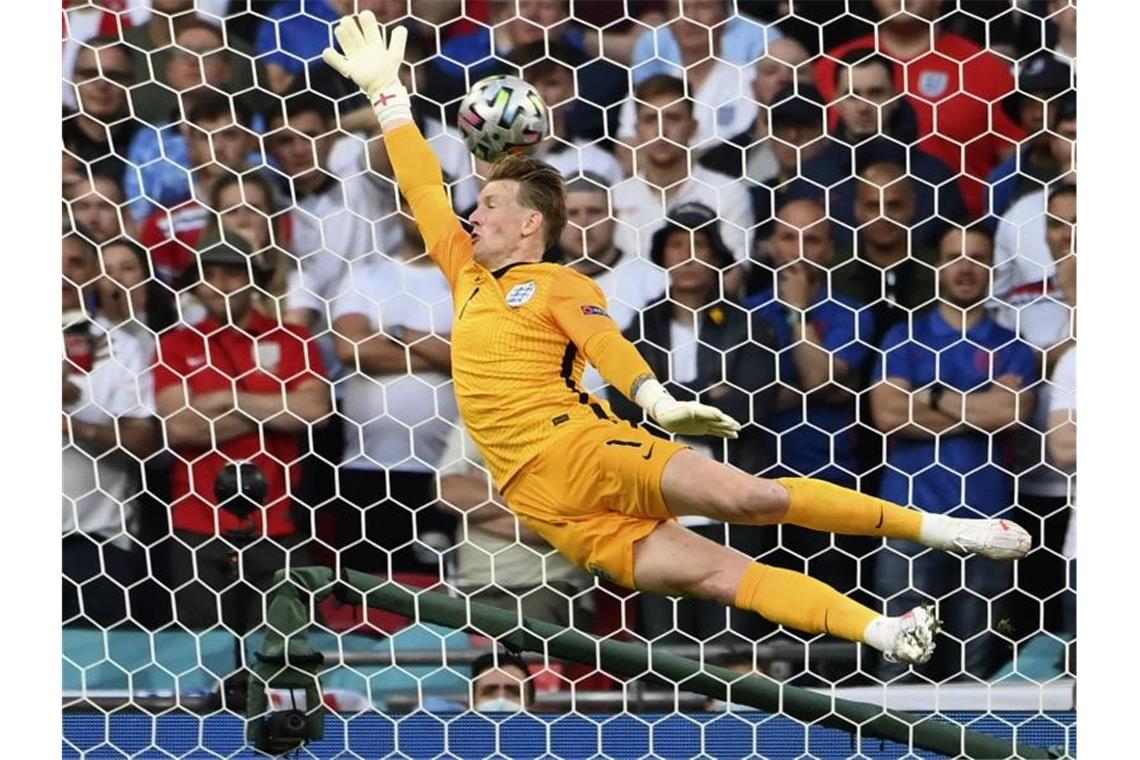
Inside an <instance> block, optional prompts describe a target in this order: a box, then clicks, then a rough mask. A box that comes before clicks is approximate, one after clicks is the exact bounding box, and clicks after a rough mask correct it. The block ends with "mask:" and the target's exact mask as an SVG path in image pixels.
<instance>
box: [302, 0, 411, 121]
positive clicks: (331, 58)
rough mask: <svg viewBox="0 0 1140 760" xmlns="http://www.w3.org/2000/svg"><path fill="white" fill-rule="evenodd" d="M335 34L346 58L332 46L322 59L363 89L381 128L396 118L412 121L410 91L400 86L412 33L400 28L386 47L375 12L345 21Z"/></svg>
mask: <svg viewBox="0 0 1140 760" xmlns="http://www.w3.org/2000/svg"><path fill="white" fill-rule="evenodd" d="M335 33H336V39H337V41H338V42H340V47H341V49H342V50H344V55H341V54H340V53H338V52H337V51H336V50H334V49H333V48H331V47H330V48H325V49H324V52H322V53H321V58H323V59H324V61H325V63H327V64H328V65H329V66H332V67H333V68H334V69H336V70H337V71H339V72H340V73H341V75H342V76H345V77H348V78H349V79H351V80H352V81H354V82H356V84H357V85H359V86H360V89H361V90H363V91H364V94H365V95H367V96H368V100H369V101H370V102H371V103H372V110H373V111H375V112H376V118H377V119H379V120H380V126H381V128H383V127H384V126H385V125H386V124H387V123H391V122H392V121H393V120H395V119H409V120H410V119H411V118H412V101H411V99H410V98H409V97H408V90H407V88H406V87H404V85H402V84H400V64H401V63H403V61H404V44H405V43H406V42H407V39H408V30H407V29H405V28H404V27H402V26H398V27H396V28H395V29H393V30H392V33H391V34H389V35H388V41H387V43H386V44H385V42H384V35H383V34H382V33H381V31H380V24H378V23H377V22H376V16H375V15H373V13H372V11H364V12H363V13H361V14H359V15H357V16H345V17H344V18H342V19H341V20H340V22H339V23H338V24H337V25H336V32H335Z"/></svg>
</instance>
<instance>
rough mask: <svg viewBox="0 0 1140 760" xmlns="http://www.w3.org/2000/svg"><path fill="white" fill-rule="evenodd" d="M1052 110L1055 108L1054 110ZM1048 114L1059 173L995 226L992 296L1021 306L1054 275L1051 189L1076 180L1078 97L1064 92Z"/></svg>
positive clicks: (1013, 207) (1023, 198) (1039, 292)
mask: <svg viewBox="0 0 1140 760" xmlns="http://www.w3.org/2000/svg"><path fill="white" fill-rule="evenodd" d="M1050 110H1051V111H1052V109H1050ZM1050 116H1051V117H1052V118H1053V119H1054V124H1053V127H1052V129H1051V130H1050V135H1049V150H1050V152H1051V153H1052V154H1053V158H1054V160H1055V161H1056V162H1057V166H1058V167H1059V168H1060V171H1061V174H1060V176H1059V177H1058V178H1057V179H1056V180H1054V181H1053V182H1052V183H1051V184H1050V186H1049V187H1048V188H1042V189H1040V190H1036V191H1034V192H1032V193H1029V194H1028V195H1025V196H1024V197H1022V198H1021V200H1019V201H1017V202H1016V203H1014V204H1013V205H1012V206H1010V207H1009V210H1008V211H1007V212H1006V214H1005V216H1003V217H1002V218H1001V220H1000V221H999V222H998V225H997V232H996V233H995V239H996V241H997V260H996V262H995V264H994V295H995V296H996V297H997V298H998V300H1000V301H1002V302H1004V303H1005V304H1006V305H1008V306H1011V307H1014V308H1017V307H1019V306H1022V305H1024V303H1025V302H1026V297H1028V299H1029V300H1032V299H1033V298H1035V297H1037V296H1038V295H1040V294H1041V293H1042V292H1043V290H1044V289H1045V284H1044V283H1047V282H1048V281H1049V280H1050V279H1051V278H1052V277H1053V276H1054V274H1055V264H1054V261H1053V254H1052V253H1051V252H1050V251H1049V245H1048V243H1047V240H1048V237H1047V235H1046V227H1047V225H1046V223H1045V222H1046V219H1047V204H1048V201H1049V193H1050V192H1052V190H1053V189H1055V188H1056V187H1059V186H1061V185H1067V184H1075V183H1076V181H1077V175H1076V164H1075V161H1074V159H1075V152H1074V150H1073V146H1074V145H1075V144H1076V140H1077V109H1076V96H1075V95H1066V96H1064V97H1063V99H1062V101H1061V102H1060V103H1059V104H1058V106H1057V109H1056V112H1055V114H1053V113H1051V114H1050Z"/></svg>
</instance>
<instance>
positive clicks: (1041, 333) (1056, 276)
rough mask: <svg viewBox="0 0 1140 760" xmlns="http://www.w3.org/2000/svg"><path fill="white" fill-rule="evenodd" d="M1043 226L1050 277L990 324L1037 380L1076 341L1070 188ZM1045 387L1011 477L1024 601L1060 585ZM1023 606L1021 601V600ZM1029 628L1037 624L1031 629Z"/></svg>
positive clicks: (1056, 195)
mask: <svg viewBox="0 0 1140 760" xmlns="http://www.w3.org/2000/svg"><path fill="white" fill-rule="evenodd" d="M1046 211H1047V215H1046V221H1045V232H1044V238H1045V248H1046V252H1047V254H1048V256H1049V262H1048V263H1049V265H1050V266H1051V268H1052V270H1053V271H1052V274H1051V275H1050V276H1048V277H1045V276H1044V271H1045V269H1044V267H1043V266H1042V267H1039V268H1038V269H1037V272H1038V274H1037V278H1036V281H1029V282H1025V283H1024V284H1022V285H1021V286H1020V287H1018V288H1015V289H1014V290H1013V291H1010V292H1007V293H1006V295H1005V298H1004V299H1003V301H1004V304H1001V305H999V306H998V308H997V309H996V312H995V318H996V320H997V321H998V323H999V324H1001V325H1002V326H1004V327H1007V328H1009V329H1011V330H1016V331H1017V333H1018V336H1019V337H1020V338H1021V339H1022V340H1024V341H1026V342H1027V343H1030V344H1032V345H1033V346H1036V347H1037V348H1038V349H1040V351H1041V352H1042V354H1043V356H1044V357H1045V370H1044V376H1045V377H1048V376H1049V375H1050V374H1052V372H1053V368H1054V367H1055V366H1056V364H1057V361H1058V360H1059V359H1060V358H1061V357H1062V356H1064V355H1067V352H1068V351H1070V349H1071V348H1072V346H1073V343H1074V338H1075V336H1076V305H1077V300H1076V293H1077V282H1076V261H1077V259H1076V255H1075V250H1074V247H1073V246H1074V242H1075V236H1074V234H1073V230H1074V228H1075V226H1076V222H1077V188H1076V185H1061V186H1059V187H1055V188H1054V189H1053V190H1052V192H1051V193H1050V194H1049V199H1048V202H1047V208H1046ZM1052 393H1053V388H1052V386H1051V385H1050V384H1049V383H1040V384H1039V385H1038V386H1037V404H1036V405H1035V407H1034V410H1033V415H1032V417H1031V419H1030V420H1029V427H1028V428H1027V429H1025V430H1022V431H1019V435H1018V437H1017V439H1016V441H1017V443H1016V448H1015V462H1014V471H1015V472H1017V473H1018V474H1019V477H1018V480H1017V491H1018V504H1019V506H1020V508H1021V511H1020V512H1019V513H1018V515H1017V517H1016V518H1015V519H1016V520H1017V521H1018V522H1019V523H1021V524H1022V526H1023V527H1024V528H1025V529H1026V530H1028V531H1030V532H1031V533H1032V534H1034V535H1036V536H1038V539H1037V540H1036V541H1035V542H1034V543H1035V545H1036V547H1035V548H1034V550H1033V551H1032V552H1030V554H1029V555H1028V556H1027V557H1026V558H1025V559H1023V560H1022V565H1021V568H1022V569H1021V575H1020V577H1021V579H1022V580H1021V587H1022V589H1023V590H1025V592H1026V594H1027V595H1028V596H1029V597H1031V600H1045V599H1049V598H1051V597H1054V596H1055V595H1056V594H1057V593H1058V592H1060V591H1061V590H1062V589H1064V587H1065V582H1066V581H1065V562H1064V559H1063V558H1062V555H1061V551H1062V549H1063V547H1064V542H1065V531H1066V528H1067V524H1068V522H1069V496H1070V493H1069V490H1070V482H1069V475H1068V473H1067V472H1066V470H1065V468H1064V467H1062V466H1060V465H1059V464H1058V463H1057V462H1055V461H1053V459H1052V457H1051V456H1050V455H1049V449H1048V447H1047V446H1043V445H1042V443H1043V441H1044V440H1045V438H1046V437H1047V433H1048V431H1049V430H1051V429H1052V427H1053V426H1052V421H1051V418H1050V412H1051V407H1050V397H1051V395H1052ZM1023 601H1024V600H1023ZM1023 615H1024V616H1025V617H1026V621H1027V624H1028V622H1029V621H1031V620H1037V619H1039V617H1040V613H1039V607H1038V604H1037V602H1036V601H1033V602H1032V604H1027V605H1026V609H1025V611H1024V612H1023ZM1034 625H1036V624H1034ZM1061 625H1062V621H1061V617H1060V610H1059V609H1056V602H1054V603H1053V604H1048V603H1046V605H1045V627H1046V629H1047V630H1049V631H1052V632H1058V631H1059V630H1060V626H1061Z"/></svg>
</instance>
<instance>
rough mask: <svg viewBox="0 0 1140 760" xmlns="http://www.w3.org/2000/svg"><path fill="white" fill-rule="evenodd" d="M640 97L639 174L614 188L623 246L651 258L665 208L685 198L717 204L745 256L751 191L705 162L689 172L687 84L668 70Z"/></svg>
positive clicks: (730, 242) (733, 243)
mask: <svg viewBox="0 0 1140 760" xmlns="http://www.w3.org/2000/svg"><path fill="white" fill-rule="evenodd" d="M635 97H636V99H637V109H636V110H637V138H636V141H635V142H636V145H637V155H636V166H637V174H636V176H634V177H631V178H629V179H627V180H625V181H623V182H621V183H620V184H618V185H615V186H614V187H613V190H612V193H613V195H612V199H613V214H614V216H615V217H616V218H617V220H618V222H620V223H621V224H620V226H619V228H618V234H617V244H618V247H619V248H621V249H623V250H626V251H637V252H638V253H639V255H641V256H643V257H646V258H648V256H649V246H650V241H651V240H652V238H653V233H654V232H656V231H657V230H658V229H660V228H661V227H662V226H664V224H665V214H666V212H667V211H668V210H669V209H671V208H675V207H676V206H679V205H681V204H683V203H689V202H703V203H706V204H708V205H710V206H713V207H715V210H716V211H717V213H718V215H719V216H720V218H721V219H723V220H724V221H725V222H726V223H727V225H726V227H725V228H724V238H725V243H726V244H727V246H728V249H729V250H730V251H732V253H733V255H734V256H735V258H736V259H737V261H739V260H741V259H743V258H744V257H745V252H746V251H747V250H748V246H747V243H746V241H747V239H748V233H747V231H748V230H749V229H750V228H751V227H752V225H753V223H754V220H753V216H752V203H751V200H750V199H749V196H748V191H747V189H746V188H745V183H744V182H743V180H735V181H734V180H733V179H732V178H730V177H727V176H725V175H723V174H718V173H717V172H713V171H709V170H708V169H705V168H704V167H702V166H694V167H693V169H692V172H691V173H690V171H689V155H688V149H687V148H685V147H684V146H686V145H688V144H689V143H690V140H691V139H692V137H693V134H694V133H695V131H696V122H695V121H694V120H693V101H691V100H689V99H688V98H686V97H685V85H684V83H683V82H682V81H681V80H680V79H675V78H673V77H669V76H664V75H660V76H655V77H650V78H649V79H646V80H645V81H644V82H642V83H641V84H640V85H639V86H638V88H637V91H636V93H635ZM659 124H660V127H659V126H658V125H659ZM713 198H715V201H714V200H713ZM710 201H712V202H711V203H710ZM734 287H735V286H734V285H731V286H730V289H732V288H734Z"/></svg>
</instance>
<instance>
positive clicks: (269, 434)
mask: <svg viewBox="0 0 1140 760" xmlns="http://www.w3.org/2000/svg"><path fill="white" fill-rule="evenodd" d="M251 255H252V252H251V250H250V248H249V246H248V245H247V244H246V243H245V242H244V240H243V239H242V238H241V237H240V236H236V235H235V236H229V237H228V238H227V242H225V243H218V244H216V245H214V246H213V247H211V248H208V249H206V250H204V251H202V252H201V253H200V254H199V257H198V265H199V267H200V270H201V279H200V280H199V281H198V282H197V284H196V285H195V286H194V287H195V293H196V295H197V297H198V299H199V300H200V301H201V303H202V304H203V305H204V307H205V310H206V316H205V317H204V318H203V319H202V320H201V321H199V322H198V323H197V324H195V325H194V326H192V327H182V328H179V329H177V330H175V331H173V332H171V333H169V334H167V335H165V336H163V338H162V340H161V341H160V343H159V351H158V363H157V366H156V368H155V393H156V402H157V408H158V413H159V415H160V416H161V417H162V418H163V422H164V425H165V428H166V436H167V441H168V442H169V445H170V446H171V447H172V448H173V450H174V453H175V463H174V468H173V472H172V474H171V486H172V492H173V504H172V506H171V523H172V527H173V539H174V540H173V541H171V542H169V543H170V547H169V548H170V583H171V588H172V589H173V590H174V597H175V606H176V610H177V616H178V620H179V622H180V623H181V624H182V625H184V626H186V627H188V628H209V627H211V626H214V625H217V624H218V623H219V622H221V623H223V624H225V625H226V626H228V627H229V628H230V629H232V630H234V631H237V632H238V633H245V632H246V631H249V630H252V629H253V628H256V627H257V626H258V625H259V624H260V617H261V611H262V610H263V609H264V607H263V604H262V592H265V591H267V590H268V589H269V588H270V586H271V583H272V579H273V573H274V572H276V571H277V570H280V569H282V568H285V567H287V566H291V565H294V566H295V565H304V564H306V563H307V562H308V559H307V556H308V555H307V550H306V549H305V548H304V547H303V546H301V542H302V540H303V538H304V535H305V532H306V530H307V529H308V525H307V522H308V520H307V516H305V517H304V518H302V517H301V515H300V514H298V513H296V512H295V511H294V505H293V503H292V498H291V496H292V494H293V493H294V492H295V490H296V489H297V487H298V485H299V484H298V482H297V481H298V479H299V478H298V475H299V468H298V467H297V461H298V459H299V458H300V457H301V455H302V454H303V449H302V446H301V444H300V440H307V439H308V432H309V428H310V425H311V424H313V423H314V422H316V421H317V420H319V419H321V418H322V417H324V416H326V415H327V414H328V413H329V410H330V404H329V389H328V385H327V383H326V382H325V380H324V379H323V377H322V376H323V374H324V369H323V366H322V364H321V359H320V356H319V354H318V353H317V352H316V350H315V346H314V344H313V343H312V342H311V340H310V339H309V336H308V333H307V331H305V329H304V328H302V327H299V326H296V325H290V324H282V323H280V322H279V321H277V320H275V319H272V318H270V317H267V316H265V315H263V314H261V313H260V312H258V311H257V310H256V309H254V308H253V288H252V286H251V277H250V257H251ZM302 434H304V435H302ZM239 462H249V463H251V464H252V465H253V466H254V467H255V468H257V470H259V471H260V473H261V475H262V476H263V477H264V479H265V481H266V484H267V492H266V496H265V500H264V506H262V507H261V508H258V509H255V510H254V511H253V513H252V514H250V515H248V516H247V517H242V516H239V515H237V514H235V513H233V512H231V511H230V510H228V509H225V508H222V507H219V505H218V501H217V498H216V495H215V492H214V488H215V483H216V481H217V479H218V476H219V474H220V473H221V472H222V470H223V469H224V468H226V466H227V465H230V464H236V463H239ZM239 580H240V581H241V582H240V583H239V582H238V581H239ZM219 610H220V612H221V616H220V618H219V614H218V613H219Z"/></svg>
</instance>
